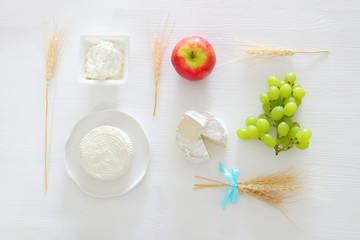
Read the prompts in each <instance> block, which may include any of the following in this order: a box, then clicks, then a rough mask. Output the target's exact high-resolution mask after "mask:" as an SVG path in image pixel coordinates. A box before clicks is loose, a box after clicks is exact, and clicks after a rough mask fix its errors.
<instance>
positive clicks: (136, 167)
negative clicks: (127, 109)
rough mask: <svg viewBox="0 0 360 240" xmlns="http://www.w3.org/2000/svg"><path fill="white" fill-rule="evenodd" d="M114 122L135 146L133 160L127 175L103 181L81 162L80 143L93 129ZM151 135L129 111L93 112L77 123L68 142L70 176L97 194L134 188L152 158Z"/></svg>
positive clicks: (120, 193)
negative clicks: (86, 169) (89, 171)
mask: <svg viewBox="0 0 360 240" xmlns="http://www.w3.org/2000/svg"><path fill="white" fill-rule="evenodd" d="M103 125H110V126H114V127H118V128H120V129H121V130H123V131H124V132H125V133H126V134H127V135H128V136H129V137H130V139H131V140H132V142H133V146H134V156H133V162H132V164H131V167H130V169H129V170H128V172H127V173H125V175H123V176H121V177H120V178H118V179H115V180H113V181H101V180H97V179H95V178H93V177H91V176H90V175H88V174H87V173H86V172H85V171H84V170H83V168H82V167H81V165H80V161H79V146H80V142H81V140H82V138H83V137H84V136H85V134H86V133H88V132H89V131H90V130H92V129H93V128H96V127H99V126H103ZM149 155H150V145H149V140H148V137H147V135H146V133H145V131H144V129H143V128H142V126H141V125H140V123H139V122H138V121H137V120H136V119H135V118H134V117H132V116H130V115H129V114H126V113H124V112H119V111H115V110H107V111H101V112H96V113H91V114H89V115H87V116H85V117H84V118H82V119H80V121H79V122H78V123H76V124H75V126H74V128H73V130H72V132H71V135H70V137H69V139H68V140H67V142H66V144H65V167H66V170H67V172H68V174H69V176H70V177H71V178H72V179H73V180H74V181H75V183H76V184H77V185H78V186H79V187H80V188H81V189H82V190H83V191H84V192H86V193H88V194H90V195H92V196H95V197H113V196H119V195H122V194H124V193H126V192H128V191H130V190H131V189H132V188H134V187H135V186H136V185H137V184H138V183H139V182H140V180H141V179H142V178H143V177H144V175H145V173H146V170H147V168H148V165H149V160H150V157H149Z"/></svg>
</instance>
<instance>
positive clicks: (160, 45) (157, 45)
mask: <svg viewBox="0 0 360 240" xmlns="http://www.w3.org/2000/svg"><path fill="white" fill-rule="evenodd" d="M168 25H169V17H167V18H166V20H165V22H164V24H163V25H162V27H161V30H160V31H158V32H156V33H154V32H152V33H151V53H152V59H153V67H154V80H155V104H154V111H153V116H155V114H156V107H157V94H158V84H159V79H160V70H161V63H162V58H163V52H164V49H165V47H166V45H167V42H168V40H169V37H170V35H171V32H172V29H173V26H174V23H173V24H172V25H171V26H170V27H169V26H168Z"/></svg>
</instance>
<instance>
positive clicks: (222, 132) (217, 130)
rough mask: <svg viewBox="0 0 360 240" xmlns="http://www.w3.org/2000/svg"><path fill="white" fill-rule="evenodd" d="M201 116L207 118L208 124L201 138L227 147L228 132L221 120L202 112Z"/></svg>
mask: <svg viewBox="0 0 360 240" xmlns="http://www.w3.org/2000/svg"><path fill="white" fill-rule="evenodd" d="M201 114H202V115H204V116H205V117H206V118H207V123H206V126H205V128H204V129H203V131H202V132H201V136H202V137H203V138H204V139H206V140H208V141H210V142H213V143H215V144H218V145H222V146H226V143H227V131H226V128H225V125H224V123H223V122H222V121H221V119H220V118H218V117H216V116H215V115H214V114H212V113H210V112H202V113H201Z"/></svg>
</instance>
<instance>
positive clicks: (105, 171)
mask: <svg viewBox="0 0 360 240" xmlns="http://www.w3.org/2000/svg"><path fill="white" fill-rule="evenodd" d="M132 157H133V144H132V141H131V139H130V138H129V136H128V135H127V134H126V133H125V132H124V131H122V130H121V129H119V128H117V127H113V126H100V127H97V128H94V129H92V130H91V131H90V132H88V133H87V134H86V135H85V136H84V138H83V139H82V140H81V142H80V165H81V167H82V168H83V169H84V171H85V172H86V173H87V174H89V175H90V176H91V177H93V178H96V179H98V180H104V181H111V180H115V179H117V178H119V177H120V176H122V175H123V174H125V173H126V172H127V170H128V169H129V167H130V165H131V160H132Z"/></svg>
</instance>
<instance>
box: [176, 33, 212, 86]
mask: <svg viewBox="0 0 360 240" xmlns="http://www.w3.org/2000/svg"><path fill="white" fill-rule="evenodd" d="M171 63H172V65H173V66H174V68H175V70H176V72H177V73H178V74H180V76H182V77H183V78H186V79H188V80H190V81H198V80H201V79H203V78H205V77H206V76H208V75H209V74H210V73H211V71H212V70H213V68H214V66H215V63H216V56H215V51H214V48H213V47H212V46H211V44H210V43H209V42H208V41H207V40H206V39H204V38H202V37H196V36H193V37H187V38H184V39H183V40H181V41H180V42H178V43H177V44H176V46H175V47H174V50H173V52H172V55H171Z"/></svg>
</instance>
